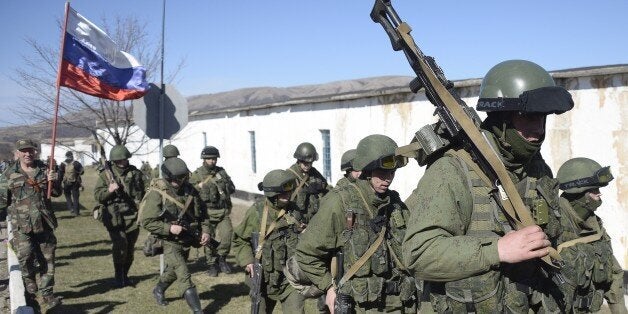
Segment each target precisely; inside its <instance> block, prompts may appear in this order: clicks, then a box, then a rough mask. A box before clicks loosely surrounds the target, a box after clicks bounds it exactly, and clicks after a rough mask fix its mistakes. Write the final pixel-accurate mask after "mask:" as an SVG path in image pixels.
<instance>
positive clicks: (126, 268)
mask: <svg viewBox="0 0 628 314" xmlns="http://www.w3.org/2000/svg"><path fill="white" fill-rule="evenodd" d="M129 269H131V264H130V263H129V264H124V268H123V269H122V283H123V284H124V286H131V287H134V286H135V281H134V280H131V279H130V278H129Z"/></svg>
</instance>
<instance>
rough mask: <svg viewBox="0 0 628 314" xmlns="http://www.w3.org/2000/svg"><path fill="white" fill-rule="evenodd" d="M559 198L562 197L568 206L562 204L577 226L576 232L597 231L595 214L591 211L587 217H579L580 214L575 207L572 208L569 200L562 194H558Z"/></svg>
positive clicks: (572, 205)
mask: <svg viewBox="0 0 628 314" xmlns="http://www.w3.org/2000/svg"><path fill="white" fill-rule="evenodd" d="M560 197H561V198H563V199H564V200H565V201H566V202H565V203H567V205H568V206H562V207H563V209H564V211H565V212H566V213H567V214H568V215H569V217H570V218H571V220H573V221H574V222H575V223H576V226H577V227H578V229H579V230H578V234H583V233H584V234H588V233H591V232H595V231H598V230H597V229H598V228H599V227H598V224H597V216H596V215H595V214H593V213H591V215H589V216H588V217H587V218H584V219H583V217H581V215H580V214H579V213H578V212H577V211H576V209H575V208H574V204H573V203H572V202H570V201H569V200H568V199H567V198H565V197H564V195H561V196H560Z"/></svg>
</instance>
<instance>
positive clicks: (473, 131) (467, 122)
mask: <svg viewBox="0 0 628 314" xmlns="http://www.w3.org/2000/svg"><path fill="white" fill-rule="evenodd" d="M396 30H397V32H398V33H399V35H400V36H401V38H402V39H403V41H404V42H405V43H406V45H407V46H408V47H409V48H410V49H411V50H412V52H413V53H414V55H416V56H421V55H422V54H421V53H419V52H418V51H417V46H416V44H415V43H414V39H413V38H412V36H411V35H410V31H412V29H411V28H410V26H409V25H408V24H407V23H405V22H402V23H401V24H399V26H398V27H397V29H396ZM417 61H418V64H419V66H420V67H421V70H422V72H423V73H424V74H425V77H426V78H427V80H428V81H429V84H430V85H431V87H432V88H433V89H434V91H435V92H436V94H437V95H436V96H437V97H438V98H440V100H441V101H442V103H443V105H444V106H445V107H446V108H447V109H448V110H449V112H450V113H451V115H452V116H453V118H454V119H455V120H456V121H457V122H458V124H460V127H461V128H462V130H463V131H464V133H465V134H466V135H467V136H468V137H469V140H471V142H472V143H473V145H474V146H475V147H476V148H477V150H478V151H479V152H480V154H481V155H482V157H483V158H484V159H485V160H486V162H487V163H488V164H489V166H490V167H491V169H492V170H493V171H494V172H495V174H496V175H497V178H498V180H499V182H500V183H501V184H502V186H503V189H504V191H505V192H506V195H505V196H506V197H504V195H502V201H503V202H502V203H511V205H510V206H511V207H512V208H513V209H514V211H515V212H516V214H517V215H516V216H515V217H512V218H513V220H514V222H515V227H516V228H515V229H517V230H518V229H521V228H523V227H526V226H531V225H534V224H535V223H534V219H533V218H532V214H531V213H530V211H529V210H528V209H527V208H526V207H525V204H524V203H523V200H522V199H521V196H520V195H519V193H518V192H517V188H516V187H515V184H514V183H513V182H512V180H511V179H510V176H509V175H508V172H507V170H506V167H505V166H504V164H503V163H502V161H501V160H500V159H499V156H497V153H496V152H495V151H494V150H493V149H492V148H491V146H490V145H489V143H488V142H487V140H486V138H485V137H484V136H483V135H482V133H480V131H479V130H478V128H477V126H476V125H475V123H474V122H473V120H471V118H469V116H468V115H467V114H466V113H465V112H464V110H463V109H462V107H461V106H460V105H459V103H458V101H457V100H456V99H455V98H454V97H453V95H452V94H451V93H449V91H447V89H446V88H445V86H443V84H442V83H441V82H440V80H439V79H438V77H436V74H434V71H432V69H431V68H430V66H429V65H427V64H426V63H425V60H423V59H422V58H418V60H417ZM506 206H508V205H506ZM549 249H550V254H549V255H548V256H545V257H543V258H541V259H542V260H543V261H544V262H545V263H547V264H548V265H550V266H552V267H556V265H554V263H553V262H552V259H551V258H554V259H557V260H560V255H558V252H556V250H554V249H553V248H549ZM550 256H551V258H550Z"/></svg>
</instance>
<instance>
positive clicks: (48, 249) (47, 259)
mask: <svg viewBox="0 0 628 314" xmlns="http://www.w3.org/2000/svg"><path fill="white" fill-rule="evenodd" d="M11 245H12V246H13V248H14V250H15V251H16V254H17V259H18V261H19V263H20V268H21V271H22V279H23V281H24V288H25V289H26V291H27V292H28V293H31V294H35V293H37V290H39V292H40V293H41V295H42V296H46V295H51V294H52V288H53V286H54V283H55V279H54V275H55V263H54V260H55V250H56V248H57V238H56V237H55V235H54V233H53V232H52V231H43V232H39V233H33V232H29V233H22V232H19V231H15V232H13V240H11ZM37 273H39V275H40V277H39V287H38V286H37V280H36V278H35V276H36V274H37Z"/></svg>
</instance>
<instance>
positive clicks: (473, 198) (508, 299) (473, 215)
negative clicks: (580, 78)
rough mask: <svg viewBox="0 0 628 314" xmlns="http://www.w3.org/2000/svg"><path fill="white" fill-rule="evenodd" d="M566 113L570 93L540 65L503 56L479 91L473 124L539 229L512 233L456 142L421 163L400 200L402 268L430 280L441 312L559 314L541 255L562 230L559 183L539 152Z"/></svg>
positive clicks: (555, 292)
mask: <svg viewBox="0 0 628 314" xmlns="http://www.w3.org/2000/svg"><path fill="white" fill-rule="evenodd" d="M572 107H573V100H572V98H571V95H570V94H569V93H568V92H567V91H566V90H565V89H564V88H562V87H558V86H555V83H554V80H553V79H552V77H551V76H550V75H549V73H547V72H546V71H545V70H544V69H543V68H542V67H540V66H538V65H537V64H535V63H532V62H529V61H524V60H510V61H505V62H502V63H500V64H498V65H496V66H495V67H493V68H492V69H491V70H490V71H489V72H488V73H487V75H486V76H485V77H484V79H483V81H482V84H481V87H480V97H479V101H478V106H477V108H478V110H482V111H488V114H487V118H486V119H485V120H484V121H483V122H482V124H481V126H480V128H481V131H482V133H483V134H484V135H485V136H486V138H487V139H488V141H489V143H490V145H491V146H492V147H493V149H494V150H495V152H496V153H497V154H498V156H499V157H500V158H501V160H502V162H503V163H504V165H505V166H506V170H507V171H508V173H509V175H510V177H511V179H512V180H513V182H514V183H515V185H516V186H517V189H518V192H519V194H520V195H521V197H522V199H523V201H524V203H525V205H526V207H527V209H528V210H530V211H531V213H532V215H533V217H534V218H535V222H536V223H537V224H538V225H533V226H528V227H525V228H522V229H520V230H518V231H512V228H511V225H510V224H509V222H508V221H507V220H506V218H505V216H504V214H503V212H502V209H501V208H500V205H499V203H500V202H501V201H500V200H501V198H500V197H498V196H496V194H495V193H494V192H495V190H493V186H492V184H493V183H492V182H490V180H489V179H488V178H487V176H486V174H484V173H483V172H481V170H480V168H479V166H478V165H477V164H476V163H475V161H473V159H472V158H471V157H470V155H469V154H468V153H467V152H466V151H465V150H464V149H463V145H462V144H457V143H454V144H452V146H451V147H450V149H449V150H448V151H447V152H445V153H444V154H442V153H441V154H442V155H440V156H433V158H434V159H435V161H434V162H433V163H431V164H429V165H428V168H427V169H426V171H425V174H424V175H423V177H422V178H421V180H420V181H419V183H418V186H417V188H416V189H415V190H414V191H413V192H412V194H411V195H410V197H409V198H408V199H407V200H406V204H407V205H408V207H409V208H410V211H411V213H412V214H411V215H410V221H409V223H408V231H407V233H406V238H405V240H404V244H403V252H404V262H405V264H406V265H407V266H408V267H409V268H411V269H412V270H413V271H414V274H415V276H416V277H417V278H420V279H423V280H426V281H429V282H426V286H429V287H430V292H431V299H432V305H433V306H434V309H435V310H436V311H437V312H439V313H452V312H453V313H465V312H478V313H489V312H490V313H494V312H499V313H501V312H507V313H527V312H528V311H532V312H560V311H561V310H562V309H560V305H559V304H558V303H559V301H560V298H561V295H560V291H559V290H558V288H557V287H556V283H555V282H554V281H553V279H558V277H557V276H552V275H551V274H550V275H548V273H547V272H546V271H545V269H542V265H541V264H542V262H541V261H540V260H539V257H543V256H546V255H547V254H548V253H549V251H548V249H547V247H549V246H550V245H552V246H555V245H556V241H557V239H558V236H559V235H560V233H561V227H560V222H559V221H558V217H559V216H560V214H559V213H560V206H559V205H558V182H557V181H556V180H555V179H552V172H551V170H550V168H549V167H548V166H547V164H546V163H545V161H544V160H543V158H542V156H541V152H540V150H541V144H542V143H543V139H544V138H545V120H546V116H547V115H549V114H560V113H563V112H565V111H567V110H570V109H571V108H572Z"/></svg>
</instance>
